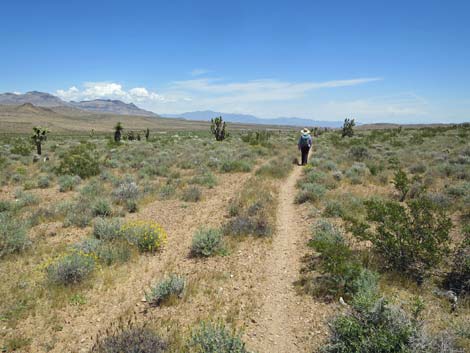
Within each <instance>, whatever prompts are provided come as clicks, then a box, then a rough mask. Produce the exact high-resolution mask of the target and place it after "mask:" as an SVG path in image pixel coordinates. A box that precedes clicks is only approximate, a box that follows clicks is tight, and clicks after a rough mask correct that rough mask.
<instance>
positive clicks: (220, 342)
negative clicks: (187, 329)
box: [188, 322, 248, 353]
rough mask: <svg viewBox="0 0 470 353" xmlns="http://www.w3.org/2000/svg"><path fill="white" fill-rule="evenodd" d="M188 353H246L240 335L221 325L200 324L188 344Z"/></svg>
mask: <svg viewBox="0 0 470 353" xmlns="http://www.w3.org/2000/svg"><path fill="white" fill-rule="evenodd" d="M188 352H190V353H248V350H247V349H246V348H245V343H244V342H243V341H242V339H241V337H240V334H239V333H237V332H235V331H230V330H228V329H227V328H226V327H225V325H223V324H222V323H215V324H214V323H210V322H201V323H200V325H199V327H197V328H196V329H194V330H193V332H192V333H191V338H190V340H189V343H188Z"/></svg>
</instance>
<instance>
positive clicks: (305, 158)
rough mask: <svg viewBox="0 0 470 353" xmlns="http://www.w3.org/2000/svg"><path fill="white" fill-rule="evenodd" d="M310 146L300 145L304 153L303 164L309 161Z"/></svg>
mask: <svg viewBox="0 0 470 353" xmlns="http://www.w3.org/2000/svg"><path fill="white" fill-rule="evenodd" d="M309 151H310V147H308V146H307V147H300V152H301V153H302V165H306V164H307V161H308V152H309Z"/></svg>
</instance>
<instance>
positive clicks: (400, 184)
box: [392, 169, 410, 202]
mask: <svg viewBox="0 0 470 353" xmlns="http://www.w3.org/2000/svg"><path fill="white" fill-rule="evenodd" d="M392 183H393V185H394V186H395V188H396V189H397V191H398V192H399V193H400V202H403V201H404V200H405V197H406V195H407V194H408V191H409V190H410V180H409V179H408V176H407V175H406V173H405V172H404V171H403V170H401V169H398V170H397V171H396V172H395V175H394V177H393V180H392Z"/></svg>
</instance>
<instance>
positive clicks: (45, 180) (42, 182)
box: [38, 175, 51, 189]
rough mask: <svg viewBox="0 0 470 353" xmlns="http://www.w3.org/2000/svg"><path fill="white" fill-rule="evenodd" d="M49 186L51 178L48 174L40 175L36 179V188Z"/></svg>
mask: <svg viewBox="0 0 470 353" xmlns="http://www.w3.org/2000/svg"><path fill="white" fill-rule="evenodd" d="M49 186H51V179H50V177H49V176H48V175H42V176H41V177H40V178H39V180H38V188H41V189H47V188H48V187H49Z"/></svg>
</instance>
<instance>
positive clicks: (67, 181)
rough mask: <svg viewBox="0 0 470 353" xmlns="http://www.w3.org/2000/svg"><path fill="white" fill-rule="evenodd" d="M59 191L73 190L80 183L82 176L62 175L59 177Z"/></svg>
mask: <svg viewBox="0 0 470 353" xmlns="http://www.w3.org/2000/svg"><path fill="white" fill-rule="evenodd" d="M58 181H59V191H60V192H66V191H71V190H73V189H74V188H75V186H77V185H78V184H80V181H81V178H80V177H79V176H78V175H76V176H72V175H62V176H60V177H59V180H58Z"/></svg>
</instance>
